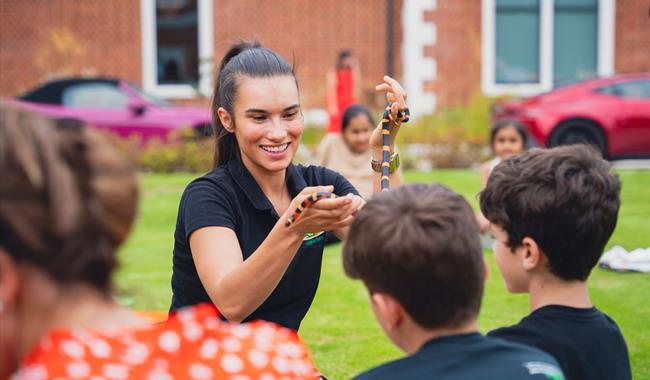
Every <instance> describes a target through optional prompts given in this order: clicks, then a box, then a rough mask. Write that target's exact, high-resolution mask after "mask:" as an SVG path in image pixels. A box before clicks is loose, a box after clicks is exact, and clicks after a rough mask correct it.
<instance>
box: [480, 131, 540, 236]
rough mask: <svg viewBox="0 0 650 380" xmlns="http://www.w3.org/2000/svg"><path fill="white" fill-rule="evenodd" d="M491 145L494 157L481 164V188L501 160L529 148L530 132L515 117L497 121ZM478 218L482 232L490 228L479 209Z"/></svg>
mask: <svg viewBox="0 0 650 380" xmlns="http://www.w3.org/2000/svg"><path fill="white" fill-rule="evenodd" d="M490 147H491V148H492V153H494V158H492V159H491V160H489V161H486V162H484V163H483V164H482V165H481V190H483V189H485V185H486V184H487V181H488V178H489V177H490V173H492V169H494V168H495V167H496V166H497V165H499V163H501V161H504V160H507V159H508V158H510V157H512V156H514V155H517V154H519V153H522V152H524V151H525V150H526V149H527V148H528V134H527V133H526V127H524V125H523V124H521V123H520V122H518V121H517V120H513V119H506V120H502V121H499V122H497V123H496V124H494V125H493V126H492V129H491V130H490ZM476 219H477V222H478V225H479V228H480V230H481V233H486V232H487V231H488V229H489V228H490V221H488V220H487V219H486V218H485V216H483V214H481V212H480V211H479V212H478V213H477V214H476Z"/></svg>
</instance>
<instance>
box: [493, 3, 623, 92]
mask: <svg viewBox="0 0 650 380" xmlns="http://www.w3.org/2000/svg"><path fill="white" fill-rule="evenodd" d="M482 1H483V3H482V28H483V33H482V38H483V41H482V55H483V57H482V87H483V92H484V93H485V94H486V95H488V96H494V95H504V94H512V95H523V96H530V95H536V94H538V93H540V92H543V91H548V90H551V89H552V88H553V87H554V86H558V85H562V84H566V83H570V82H574V81H577V80H582V79H587V78H591V77H595V76H604V75H611V74H612V73H613V66H614V63H613V55H614V52H613V38H614V3H615V0H482Z"/></svg>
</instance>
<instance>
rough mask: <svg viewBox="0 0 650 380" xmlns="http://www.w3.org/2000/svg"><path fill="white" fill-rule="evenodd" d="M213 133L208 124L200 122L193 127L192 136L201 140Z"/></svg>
mask: <svg viewBox="0 0 650 380" xmlns="http://www.w3.org/2000/svg"><path fill="white" fill-rule="evenodd" d="M213 134H214V130H213V129H212V126H211V125H210V124H202V125H199V126H198V127H196V128H194V137H195V138H196V139H197V140H202V139H205V138H208V137H211V136H212V135H213Z"/></svg>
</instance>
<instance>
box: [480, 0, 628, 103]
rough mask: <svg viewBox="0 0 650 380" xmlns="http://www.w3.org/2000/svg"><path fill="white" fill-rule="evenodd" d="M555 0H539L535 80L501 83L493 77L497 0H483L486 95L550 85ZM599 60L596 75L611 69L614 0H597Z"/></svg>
mask: <svg viewBox="0 0 650 380" xmlns="http://www.w3.org/2000/svg"><path fill="white" fill-rule="evenodd" d="M554 3H555V2H554V0H541V1H540V33H539V35H540V41H539V71H540V72H539V78H540V81H539V82H538V83H525V84H500V83H496V80H495V56H496V51H495V45H496V42H495V31H494V30H495V17H496V0H482V4H481V21H482V27H481V28H482V33H481V35H482V41H481V42H482V48H481V55H482V63H481V86H482V90H483V94H484V95H486V96H501V95H515V96H533V95H537V94H539V93H541V92H544V91H549V90H551V89H552V88H553V10H554ZM597 17H598V35H597V37H596V38H597V43H598V57H597V60H598V62H597V63H596V67H597V73H598V75H599V76H608V75H612V74H613V73H614V30H615V17H616V12H615V0H598V16H597Z"/></svg>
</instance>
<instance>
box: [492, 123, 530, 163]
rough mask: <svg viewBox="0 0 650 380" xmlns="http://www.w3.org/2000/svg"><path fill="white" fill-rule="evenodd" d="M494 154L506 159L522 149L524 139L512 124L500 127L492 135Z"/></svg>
mask: <svg viewBox="0 0 650 380" xmlns="http://www.w3.org/2000/svg"><path fill="white" fill-rule="evenodd" d="M493 148H494V154H496V155H497V156H498V157H500V158H501V159H503V160H506V159H508V158H510V157H512V156H514V155H516V154H519V153H521V152H523V151H524V140H523V139H522V138H521V135H519V132H517V129H516V128H515V127H513V126H507V127H503V128H501V129H500V130H499V131H498V132H497V134H496V135H495V136H494V146H493Z"/></svg>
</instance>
